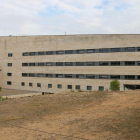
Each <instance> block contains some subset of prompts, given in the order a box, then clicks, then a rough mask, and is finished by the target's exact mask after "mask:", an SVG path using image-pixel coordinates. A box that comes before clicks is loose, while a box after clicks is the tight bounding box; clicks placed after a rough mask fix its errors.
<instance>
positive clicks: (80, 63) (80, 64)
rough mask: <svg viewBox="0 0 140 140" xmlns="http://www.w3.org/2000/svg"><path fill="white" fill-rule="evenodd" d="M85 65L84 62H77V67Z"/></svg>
mask: <svg viewBox="0 0 140 140" xmlns="http://www.w3.org/2000/svg"><path fill="white" fill-rule="evenodd" d="M84 65H85V63H84V62H76V66H84Z"/></svg>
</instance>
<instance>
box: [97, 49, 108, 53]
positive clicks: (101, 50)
mask: <svg viewBox="0 0 140 140" xmlns="http://www.w3.org/2000/svg"><path fill="white" fill-rule="evenodd" d="M108 52H109V50H108V49H99V53H108Z"/></svg>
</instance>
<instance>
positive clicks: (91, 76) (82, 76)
mask: <svg viewBox="0 0 140 140" xmlns="http://www.w3.org/2000/svg"><path fill="white" fill-rule="evenodd" d="M22 77H41V78H75V79H118V80H140V75H105V74H104V75H103V74H98V75H97V74H50V73H49V74H48V73H22Z"/></svg>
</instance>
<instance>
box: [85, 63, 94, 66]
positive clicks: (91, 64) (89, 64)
mask: <svg viewBox="0 0 140 140" xmlns="http://www.w3.org/2000/svg"><path fill="white" fill-rule="evenodd" d="M86 66H95V62H86Z"/></svg>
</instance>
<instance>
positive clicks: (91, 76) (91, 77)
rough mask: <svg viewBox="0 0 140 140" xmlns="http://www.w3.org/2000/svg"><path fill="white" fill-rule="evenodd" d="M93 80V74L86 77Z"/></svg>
mask: <svg viewBox="0 0 140 140" xmlns="http://www.w3.org/2000/svg"><path fill="white" fill-rule="evenodd" d="M94 78H95V75H93V74H87V75H86V79H94Z"/></svg>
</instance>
